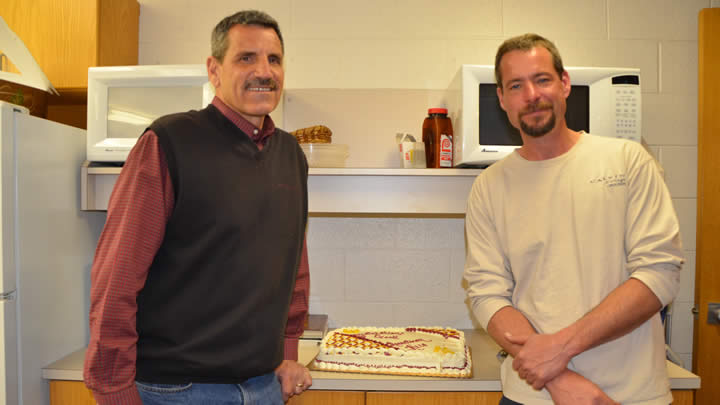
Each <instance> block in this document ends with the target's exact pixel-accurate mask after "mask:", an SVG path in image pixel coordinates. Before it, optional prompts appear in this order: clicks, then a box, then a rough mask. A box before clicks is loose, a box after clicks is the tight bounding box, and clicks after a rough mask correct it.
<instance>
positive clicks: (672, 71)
mask: <svg viewBox="0 0 720 405" xmlns="http://www.w3.org/2000/svg"><path fill="white" fill-rule="evenodd" d="M660 72H661V74H660V91H661V92H662V93H667V94H685V95H689V96H694V97H696V98H697V90H698V44H697V41H663V42H661V43H660Z"/></svg>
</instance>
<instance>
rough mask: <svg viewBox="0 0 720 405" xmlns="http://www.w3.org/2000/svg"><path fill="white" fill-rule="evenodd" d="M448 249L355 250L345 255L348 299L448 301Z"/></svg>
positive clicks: (346, 293) (371, 300)
mask: <svg viewBox="0 0 720 405" xmlns="http://www.w3.org/2000/svg"><path fill="white" fill-rule="evenodd" d="M449 269H450V254H449V251H447V250H431V249H423V250H403V251H396V250H384V249H383V250H381V249H377V250H372V251H370V250H355V251H352V252H348V254H347V258H346V274H345V295H346V299H347V300H349V301H370V302H373V301H411V302H447V301H448V298H449V283H450V273H449Z"/></svg>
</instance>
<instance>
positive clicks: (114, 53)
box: [0, 0, 140, 128]
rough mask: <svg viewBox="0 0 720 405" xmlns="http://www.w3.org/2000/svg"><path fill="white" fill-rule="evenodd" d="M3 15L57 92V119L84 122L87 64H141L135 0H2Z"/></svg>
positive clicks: (52, 101)
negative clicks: (58, 95) (139, 62)
mask: <svg viewBox="0 0 720 405" xmlns="http://www.w3.org/2000/svg"><path fill="white" fill-rule="evenodd" d="M0 15H2V17H3V19H4V20H5V22H6V23H7V24H8V26H9V27H10V29H11V30H13V31H14V32H15V33H16V34H17V35H18V36H19V37H20V39H22V41H23V42H24V43H25V45H26V46H27V48H28V50H29V51H30V53H31V54H32V55H33V56H34V57H35V60H36V61H37V62H38V64H39V65H40V68H42V70H43V72H45V75H46V76H47V77H48V79H49V80H50V82H51V83H52V84H53V86H54V87H55V88H56V89H57V90H58V91H59V93H60V97H50V98H49V99H48V108H47V118H49V119H51V120H53V121H57V122H62V123H65V124H69V125H73V126H77V127H80V128H85V127H86V118H85V117H86V114H87V113H86V104H87V71H88V68H89V67H91V66H113V65H137V63H138V32H139V21H140V5H139V4H138V2H137V0H33V1H27V0H2V1H0ZM11 62H12V61H11ZM9 70H11V71H17V69H15V68H14V67H13V66H12V65H11V66H10V69H9Z"/></svg>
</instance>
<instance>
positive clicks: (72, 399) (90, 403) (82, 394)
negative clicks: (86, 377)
mask: <svg viewBox="0 0 720 405" xmlns="http://www.w3.org/2000/svg"><path fill="white" fill-rule="evenodd" d="M50 405H95V398H93V396H92V392H90V390H89V389H88V388H87V387H86V386H85V383H84V382H82V381H59V380H58V381H55V380H53V381H50Z"/></svg>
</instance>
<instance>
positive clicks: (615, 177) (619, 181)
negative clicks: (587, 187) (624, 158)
mask: <svg viewBox="0 0 720 405" xmlns="http://www.w3.org/2000/svg"><path fill="white" fill-rule="evenodd" d="M598 183H599V184H604V185H605V186H606V187H608V188H611V187H617V186H624V185H626V179H625V173H620V174H611V175H607V176H599V177H595V178H594V179H591V180H590V184H598Z"/></svg>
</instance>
